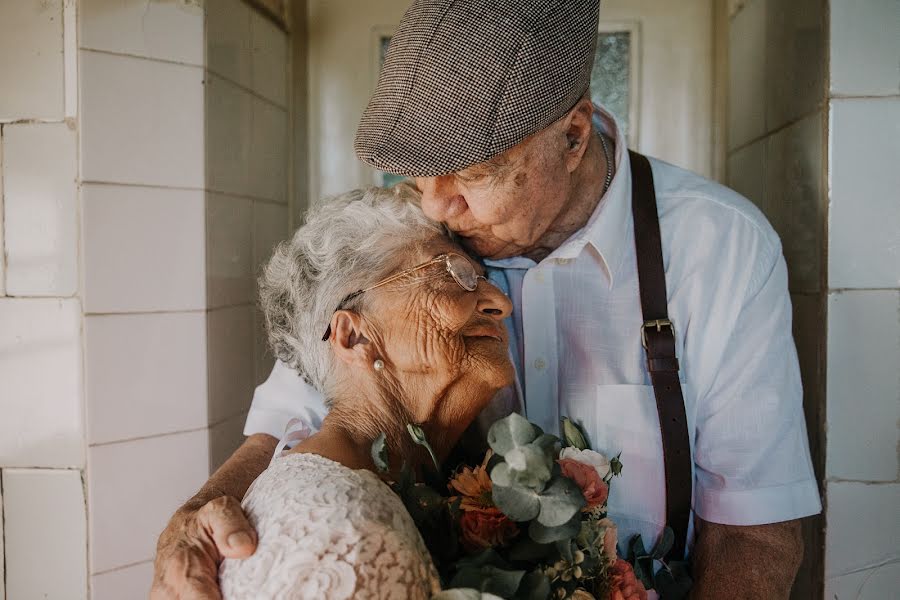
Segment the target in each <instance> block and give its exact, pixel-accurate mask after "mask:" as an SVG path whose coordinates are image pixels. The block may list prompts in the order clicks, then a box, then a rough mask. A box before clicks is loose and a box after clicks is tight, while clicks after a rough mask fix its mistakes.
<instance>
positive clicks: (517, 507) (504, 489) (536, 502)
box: [491, 465, 541, 521]
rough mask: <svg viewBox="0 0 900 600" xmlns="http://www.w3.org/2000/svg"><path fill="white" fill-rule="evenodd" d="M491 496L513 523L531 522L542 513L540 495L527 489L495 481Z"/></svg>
mask: <svg viewBox="0 0 900 600" xmlns="http://www.w3.org/2000/svg"><path fill="white" fill-rule="evenodd" d="M500 466H502V465H500ZM498 468H499V466H498ZM496 470H497V469H494V471H496ZM491 496H492V497H493V499H494V504H496V505H497V508H499V509H500V510H501V512H503V514H504V515H506V516H507V517H509V518H510V519H512V520H513V521H530V520H531V519H534V518H535V517H537V516H538V514H540V512H541V501H540V499H539V496H538V493H537V492H535V491H534V490H532V489H529V488H527V487H522V486H516V485H512V486H503V485H498V484H497V482H496V481H495V482H494V486H493V491H492V492H491Z"/></svg>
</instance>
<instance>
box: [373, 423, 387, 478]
mask: <svg viewBox="0 0 900 600" xmlns="http://www.w3.org/2000/svg"><path fill="white" fill-rule="evenodd" d="M385 439H386V438H385V435H384V432H383V431H382V432H381V433H380V434H379V435H378V437H377V438H375V441H374V442H372V462H374V463H375V467H376V468H377V469H378V470H379V471H381V472H382V473H387V471H388V454H387V444H386V443H385Z"/></svg>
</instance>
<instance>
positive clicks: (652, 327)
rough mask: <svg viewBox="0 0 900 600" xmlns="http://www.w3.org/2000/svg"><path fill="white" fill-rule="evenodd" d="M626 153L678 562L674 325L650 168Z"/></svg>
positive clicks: (684, 523) (685, 504) (686, 455)
mask: <svg viewBox="0 0 900 600" xmlns="http://www.w3.org/2000/svg"><path fill="white" fill-rule="evenodd" d="M629 155H630V158H631V182H632V183H631V211H632V214H633V215H634V244H635V249H636V253H637V268H638V281H639V282H640V289H641V312H642V313H643V316H644V325H643V327H642V328H641V342H642V344H643V346H644V349H645V350H646V351H647V368H648V369H649V371H650V381H651V382H652V383H653V393H654V395H655V396H656V411H657V413H658V414H659V426H660V430H661V432H662V446H663V460H664V464H665V472H666V524H667V525H668V526H669V527H671V528H672V531H673V532H674V533H675V543H674V545H673V546H672V550H671V551H670V553H669V555H668V557H669V558H671V559H672V560H682V559H683V558H684V551H685V543H686V541H687V528H688V520H689V518H690V514H691V494H692V490H693V475H692V473H691V466H692V465H691V463H692V459H691V450H690V441H689V439H688V429H687V418H686V416H685V409H684V397H683V396H682V394H681V382H680V381H679V380H678V359H677V358H676V356H675V327H674V326H673V325H672V322H671V321H670V320H669V316H668V307H667V298H668V296H667V295H666V273H665V269H664V267H663V255H662V238H661V237H660V233H659V214H658V212H657V208H656V191H655V189H654V187H653V172H652V171H651V169H650V161H648V160H647V158H646V157H644V156H642V155H640V154H638V153H636V152H630V151H629Z"/></svg>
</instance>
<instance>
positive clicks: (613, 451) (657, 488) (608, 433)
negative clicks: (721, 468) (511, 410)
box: [563, 384, 690, 523]
mask: <svg viewBox="0 0 900 600" xmlns="http://www.w3.org/2000/svg"><path fill="white" fill-rule="evenodd" d="M682 386H683V388H684V384H682ZM585 388H586V389H584V390H583V393H581V394H577V396H580V397H571V398H569V402H567V406H566V407H564V409H563V411H564V412H563V414H565V415H568V416H569V417H570V418H572V419H574V420H576V421H578V422H580V423H581V424H582V425H583V426H584V429H585V431H586V432H587V433H588V436H589V437H590V441H591V444H592V447H593V448H594V449H595V450H597V451H598V452H602V453H603V454H605V455H606V456H608V457H610V458H612V457H613V456H616V455H621V456H620V460H621V461H622V464H623V465H624V468H623V470H622V475H621V476H620V477H617V478H616V479H614V480H613V482H612V490H611V494H610V499H609V507H610V512H612V513H613V514H617V515H622V516H626V515H627V516H628V517H631V518H633V519H635V520H638V521H643V522H647V523H663V522H665V500H664V498H665V470H664V466H663V453H662V437H661V434H660V429H659V416H658V415H657V412H656V397H655V396H654V394H653V387H652V386H649V385H603V386H590V387H588V386H585ZM684 393H685V396H687V390H686V389H685V390H684ZM685 483H686V484H687V485H689V484H690V482H685Z"/></svg>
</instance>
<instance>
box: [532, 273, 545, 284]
mask: <svg viewBox="0 0 900 600" xmlns="http://www.w3.org/2000/svg"><path fill="white" fill-rule="evenodd" d="M534 280H535V281H537V282H538V283H544V273H543V271H537V272H535V274H534Z"/></svg>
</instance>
